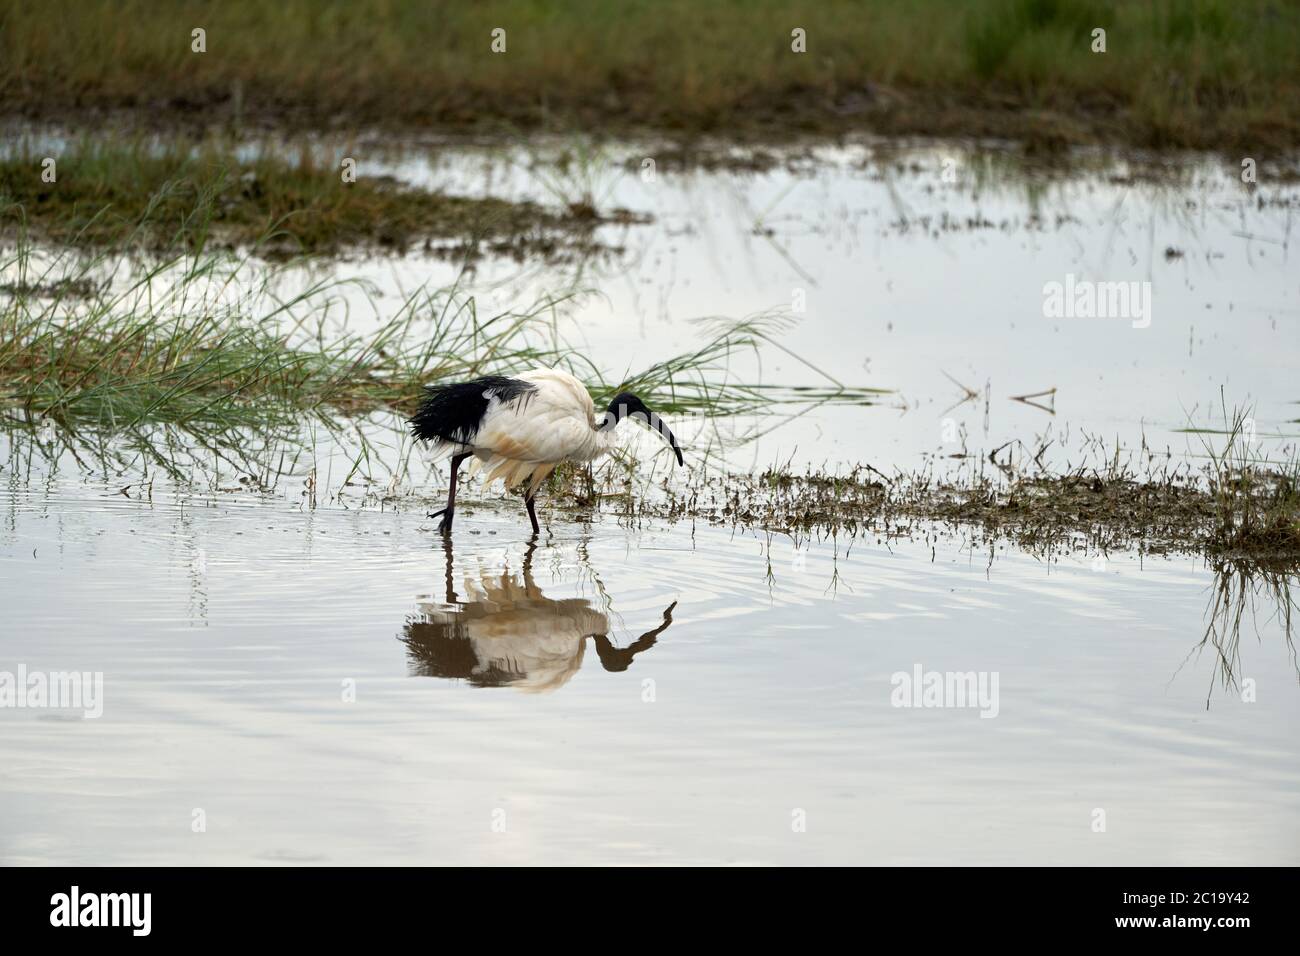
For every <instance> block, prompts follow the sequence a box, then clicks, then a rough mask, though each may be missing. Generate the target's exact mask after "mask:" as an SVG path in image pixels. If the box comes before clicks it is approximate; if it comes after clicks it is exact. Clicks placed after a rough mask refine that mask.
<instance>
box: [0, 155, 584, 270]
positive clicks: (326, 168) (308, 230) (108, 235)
mask: <svg viewBox="0 0 1300 956" xmlns="http://www.w3.org/2000/svg"><path fill="white" fill-rule="evenodd" d="M56 157H57V158H56V166H55V173H56V179H55V181H54V182H45V181H44V179H43V178H42V175H41V170H42V155H41V154H39V153H37V152H35V151H33V150H31V149H30V148H19V149H14V150H10V151H9V152H8V154H7V155H5V156H3V157H0V228H9V229H12V228H14V227H17V226H28V227H30V228H31V229H33V230H34V231H36V232H38V233H39V234H41V235H42V236H45V237H47V238H50V239H53V240H55V241H58V242H66V243H79V244H115V243H121V242H129V243H131V244H133V245H134V244H141V245H144V246H147V247H151V248H155V249H161V250H165V251H169V252H174V251H175V250H176V249H178V248H190V249H194V248H201V247H203V246H204V245H206V244H209V243H220V244H224V245H243V244H251V243H257V244H258V247H259V251H260V252H261V253H262V254H263V255H268V254H270V255H297V254H317V253H331V252H340V251H355V250H358V249H365V248H374V247H383V248H387V249H394V250H401V249H404V248H405V247H407V246H408V245H410V244H412V243H414V242H417V241H437V242H441V243H447V244H448V248H449V249H451V250H455V252H456V254H457V255H463V254H465V253H466V252H467V251H473V250H474V249H476V248H477V247H478V246H479V245H480V244H486V245H500V244H503V245H506V246H509V247H510V248H511V249H512V250H517V251H533V252H540V253H552V252H555V251H556V250H557V249H561V248H563V249H571V248H573V247H575V246H582V247H590V246H591V245H592V244H591V240H590V232H591V229H592V227H593V225H594V224H595V223H597V222H599V218H598V217H593V216H592V215H583V216H581V217H575V216H573V215H570V214H568V213H565V212H551V211H548V210H546V209H543V208H542V207H540V206H538V205H536V204H534V203H527V202H518V203H516V202H508V201H505V200H499V199H486V198H481V199H480V198H476V199H471V198H464V197H459V196H447V195H444V194H442V193H438V192H429V191H425V190H421V189H414V188H410V187H407V186H404V185H402V184H400V183H397V182H395V181H393V180H391V179H386V178H384V177H377V176H372V175H366V174H365V172H364V168H362V170H361V172H360V174H359V175H358V177H357V179H356V181H355V182H344V181H343V178H342V174H341V168H340V165H339V162H332V163H330V164H328V165H323V164H322V162H321V160H320V158H319V156H318V155H317V154H316V153H314V152H313V151H312V150H310V149H308V148H305V147H304V148H302V149H301V150H300V153H299V155H298V157H297V159H296V161H286V160H284V159H278V158H273V157H268V156H256V157H246V158H243V157H240V156H239V155H238V154H237V153H236V152H235V151H233V150H232V149H231V148H229V147H227V146H223V145H221V144H218V143H213V142H209V143H207V144H205V145H203V146H199V147H192V146H188V145H184V144H179V143H176V142H167V143H163V144H156V143H148V142H145V141H142V140H137V141H128V142H123V141H121V140H119V139H117V138H112V137H110V138H109V139H107V140H103V141H90V140H86V141H82V142H80V143H76V144H73V145H71V146H69V147H67V148H65V149H61V150H58V151H57V153H56ZM340 160H341V157H340Z"/></svg>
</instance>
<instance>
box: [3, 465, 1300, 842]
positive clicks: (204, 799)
mask: <svg viewBox="0 0 1300 956" xmlns="http://www.w3.org/2000/svg"><path fill="white" fill-rule="evenodd" d="M459 521H460V523H459V526H458V530H457V534H456V537H455V540H454V543H453V546H452V547H450V548H448V547H447V546H445V545H444V543H443V542H442V540H441V539H440V537H439V536H438V535H436V534H434V533H433V532H432V530H431V526H432V524H433V522H430V521H427V520H425V519H424V518H423V516H422V515H421V514H419V513H404V512H397V513H393V512H387V513H384V512H379V511H377V510H374V511H354V512H348V511H344V510H341V509H326V510H317V511H310V510H294V509H290V508H286V507H283V506H280V505H278V504H274V505H273V504H268V503H265V502H261V501H259V500H257V499H253V498H245V497H242V496H237V495H228V496H221V497H216V498H203V497H193V498H175V499H173V498H169V497H167V496H164V495H160V494H159V493H158V490H157V489H156V490H155V500H154V501H153V502H152V503H150V502H147V501H139V500H133V499H130V498H128V497H125V496H123V495H122V494H120V493H119V490H118V489H117V488H116V487H110V486H105V485H100V484H96V483H94V482H76V481H67V480H62V479H60V480H57V481H53V482H50V483H47V484H46V485H44V486H42V487H39V488H37V487H30V486H28V487H17V488H14V487H10V488H9V489H7V490H6V491H5V492H4V494H3V496H0V528H2V529H3V530H0V606H3V608H4V627H3V632H2V633H0V668H8V669H12V668H13V667H15V666H16V665H17V664H19V663H21V664H24V665H26V667H27V668H28V669H29V670H43V671H46V672H53V671H60V670H67V669H75V670H88V671H102V672H103V674H104V681H105V685H104V702H103V716H102V717H100V718H98V719H82V718H81V716H80V714H78V713H72V712H66V711H49V710H47V711H35V710H10V711H7V712H4V713H3V720H2V721H0V762H3V765H4V767H5V773H4V774H3V775H2V776H0V819H2V820H3V825H0V860H3V862H5V863H74V862H78V863H83V862H84V863H153V862H160V863H195V862H211V863H258V862H328V863H361V862H380V863H442V862H449V863H471V862H510V863H544V862H570V863H580V862H589V863H595V862H609V863H617V862H652V863H653V862H687V863H718V862H734V863H782V862H785V863H813V862H877V863H941V862H958V863H977V862H1002V863H1012V862H1044V863H1105V862H1117V863H1137V862H1146V863H1152V862H1158V863H1170V864H1206V863H1294V862H1296V860H1297V857H1300V824H1298V823H1297V821H1300V813H1298V812H1297V811H1300V763H1298V761H1297V757H1298V756H1300V744H1297V742H1296V738H1295V734H1294V728H1295V727H1296V725H1297V719H1300V694H1297V692H1296V676H1295V669H1294V662H1293V660H1292V659H1291V657H1290V655H1289V653H1288V651H1287V648H1286V644H1285V642H1284V641H1283V640H1282V638H1281V636H1280V634H1279V633H1278V632H1277V630H1276V628H1272V629H1269V628H1265V629H1264V633H1263V634H1262V635H1261V638H1260V639H1259V640H1258V641H1256V640H1255V638H1254V636H1253V635H1251V636H1250V637H1248V638H1243V646H1242V664H1241V676H1242V677H1248V678H1250V679H1252V680H1253V681H1254V682H1255V686H1256V695H1255V696H1256V699H1255V701H1254V702H1252V703H1246V702H1243V701H1242V700H1241V695H1240V694H1239V692H1236V691H1226V690H1223V689H1221V688H1220V687H1219V685H1218V684H1217V680H1218V670H1217V667H1216V662H1215V655H1214V653H1213V651H1209V652H1207V653H1205V654H1202V655H1200V656H1199V657H1197V656H1195V655H1193V656H1192V657H1191V658H1190V659H1189V657H1188V655H1189V652H1191V651H1192V650H1193V648H1194V645H1195V644H1196V643H1197V641H1198V640H1199V638H1200V636H1201V634H1202V630H1203V620H1202V615H1203V612H1204V610H1205V604H1206V600H1207V597H1208V594H1207V588H1208V586H1209V585H1210V583H1211V575H1210V574H1209V573H1208V572H1206V571H1204V570H1203V569H1201V568H1199V567H1197V566H1196V565H1195V564H1193V563H1191V562H1187V561H1152V560H1150V559H1148V560H1146V561H1144V562H1139V561H1137V560H1136V559H1133V558H1124V557H1122V556H1121V557H1114V556H1112V560H1111V561H1109V562H1108V563H1107V564H1106V566H1105V568H1104V570H1103V569H1094V567H1093V566H1092V565H1091V564H1090V563H1087V562H1083V561H1074V560H1063V561H1060V562H1047V563H1045V562H1040V561H1038V560H1035V559H1033V558H1031V557H1027V556H1024V555H1017V554H1015V553H1012V552H1002V553H999V554H998V555H997V557H996V558H995V560H993V561H992V563H991V564H990V561H989V556H988V554H987V553H986V552H983V551H981V552H977V553H971V552H970V551H969V550H965V549H963V548H962V546H961V543H960V541H958V540H956V539H941V540H940V541H939V542H938V543H937V546H936V547H935V549H934V550H933V552H932V550H931V547H930V545H928V544H924V543H911V544H909V543H895V544H893V545H890V546H885V545H882V544H877V543H876V542H874V541H860V542H858V543H856V544H854V545H853V546H852V547H849V546H848V544H847V542H844V541H840V542H839V544H838V547H837V546H835V545H833V544H832V543H829V542H825V543H821V544H818V543H814V544H812V545H811V546H809V547H808V548H807V549H806V550H804V551H803V552H802V553H799V552H796V551H795V550H794V548H793V546H792V545H791V543H790V542H789V541H788V540H786V539H781V538H775V539H771V540H769V539H768V538H767V537H766V536H761V537H756V536H751V535H744V534H736V535H732V534H730V533H727V532H725V531H722V530H716V529H711V530H705V529H695V530H694V531H692V529H690V528H689V526H686V525H678V526H674V527H652V528H643V529H639V530H636V531H628V530H627V529H624V528H621V527H618V526H617V525H616V524H614V523H613V522H612V521H604V522H601V523H597V524H594V525H587V526H584V525H579V524H568V523H562V522H561V523H555V524H553V525H552V526H551V528H550V529H549V531H548V533H547V534H546V535H544V536H543V538H542V539H541V540H540V541H539V542H538V543H536V544H535V545H533V546H531V547H530V546H529V544H528V542H527V541H526V539H525V537H524V534H523V530H522V528H521V524H520V522H519V521H518V520H517V518H516V516H513V515H509V514H505V513H503V512H500V511H498V510H494V509H483V508H479V509H475V510H472V511H467V512H465V513H463V514H462V515H461V516H460V519H459ZM1261 610H1263V609H1261ZM917 665H920V666H921V667H923V668H924V669H925V670H939V671H963V672H964V671H986V672H996V673H997V674H998V675H999V687H998V700H997V714H996V717H993V718H991V719H986V718H983V717H981V716H980V711H979V710H978V709H973V708H964V709H958V708H949V709H934V708H932V709H924V708H921V709H918V708H903V707H895V706H893V705H892V704H891V691H892V690H893V685H892V683H891V675H893V674H895V673H896V672H900V671H901V672H911V671H913V669H914V667H916V666H917ZM1207 700H1208V702H1209V706H1208V709H1207ZM1099 808H1100V809H1103V810H1104V811H1105V813H1106V824H1107V828H1106V832H1104V833H1097V832H1093V829H1092V825H1093V819H1094V817H1093V814H1094V811H1095V810H1096V809H1099ZM196 809H201V810H202V811H203V812H204V814H205V816H206V826H207V829H206V832H202V833H196V832H192V820H193V814H194V811H195V810H196ZM796 821H801V822H802V826H803V829H802V830H799V829H797V828H796V826H795V822H796Z"/></svg>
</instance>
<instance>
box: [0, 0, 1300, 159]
mask: <svg viewBox="0 0 1300 956" xmlns="http://www.w3.org/2000/svg"><path fill="white" fill-rule="evenodd" d="M196 28H201V29H203V30H204V31H206V32H205V52H202V53H197V52H193V50H192V42H193V41H192V31H194V30H195V29H196ZM498 28H499V29H502V30H504V31H505V41H506V48H505V50H504V51H503V52H499V53H494V52H493V50H492V46H491V44H492V40H493V33H492V31H493V30H494V29H498ZM796 28H798V29H802V30H804V31H805V39H806V52H804V53H796V52H794V51H793V50H792V36H791V33H792V30H794V29H796ZM1097 28H1101V29H1105V30H1106V32H1107V45H1106V51H1105V53H1097V52H1093V49H1092V46H1093V38H1092V31H1093V30H1094V29H1097ZM0 103H2V104H3V111H4V112H7V113H8V114H10V115H11V116H25V117H31V116H34V115H42V116H45V117H46V118H63V119H67V120H74V121H75V120H77V119H80V118H83V117H85V116H87V115H92V116H97V115H100V114H102V113H103V112H104V111H128V112H131V113H134V114H135V115H136V116H137V117H138V118H139V119H140V120H141V121H143V122H145V123H164V124H172V125H174V124H176V123H185V124H195V125H202V126H211V125H214V124H222V125H225V124H234V125H239V124H241V123H259V122H262V123H268V124H274V125H276V126H278V127H281V128H283V127H284V126H285V125H290V124H297V125H299V126H303V127H316V128H320V127H323V126H339V125H343V126H350V127H352V128H358V127H361V126H365V127H373V126H376V125H378V126H390V127H391V126H396V125H416V126H420V127H425V128H427V127H429V126H430V125H436V126H439V127H442V128H475V129H484V128H492V127H495V128H497V129H500V128H502V127H508V128H518V127H537V126H552V127H555V126H559V127H565V128H570V129H593V128H601V129H617V128H623V129H627V128H629V127H655V128H659V129H663V130H668V131H685V132H699V131H711V132H729V133H734V134H744V133H745V132H746V131H751V130H753V131H759V132H761V133H762V134H764V135H767V136H785V137H788V136H791V135H797V134H799V133H804V132H809V131H812V132H847V131H860V130H868V131H872V132H878V133H887V134H888V133H920V134H926V135H971V134H975V135H981V134H987V135H997V136H1017V137H1024V138H1028V139H1030V140H1033V141H1036V142H1047V143H1050V142H1059V141H1065V142H1071V141H1090V142H1095V141H1105V142H1116V141H1119V142H1126V143H1131V144H1137V145H1142V146H1156V147H1160V146H1196V147H1222V148H1229V147H1232V148H1236V147H1239V146H1241V147H1244V146H1251V147H1259V146H1260V145H1274V146H1277V145H1295V144H1296V143H1297V142H1300V121H1298V120H1297V117H1300V7H1297V5H1296V4H1294V3H1284V2H1277V0H1134V2H1118V0H968V2H965V3H960V4H959V3H954V2H952V0H874V2H867V0H827V2H823V3H818V4H800V3H793V2H788V0H720V2H713V3H710V4H707V5H706V6H704V7H701V6H700V5H699V4H697V3H694V2H690V0H629V2H624V3H617V4H614V3H607V2H604V0H575V2H570V3H564V4H541V3H537V2H533V0H489V2H483V3H475V4H465V3H454V2H451V0H432V2H430V0H382V2H381V0H346V2H345V0H325V2H319V0H282V2H279V3H273V4H268V3H261V2H256V0H223V2H221V3H212V2H205V0H180V2H174V3H167V4H157V3H148V2H144V0H46V2H44V3H41V4H27V3H22V2H14V0H3V2H0Z"/></svg>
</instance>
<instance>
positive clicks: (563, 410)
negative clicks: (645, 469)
mask: <svg viewBox="0 0 1300 956" xmlns="http://www.w3.org/2000/svg"><path fill="white" fill-rule="evenodd" d="M426 391H427V392H428V394H427V395H426V396H425V399H424V401H423V402H422V403H421V405H420V408H419V410H418V411H417V412H416V413H415V415H414V416H412V417H411V430H412V432H413V433H414V435H415V437H417V438H422V439H424V440H426V441H428V442H431V443H433V445H434V447H435V448H436V449H438V450H439V451H445V452H448V453H450V455H451V484H450V487H449V489H448V492H447V507H446V508H444V509H443V510H442V511H438V512H434V514H432V515H430V516H429V517H431V518H432V517H437V516H438V515H442V522H441V523H440V524H439V526H438V529H439V530H440V531H443V532H447V531H450V530H451V524H452V520H453V518H454V517H455V513H456V473H457V471H458V470H459V469H460V466H461V463H462V462H464V461H465V459H466V458H470V457H473V458H474V465H473V467H475V468H478V469H481V470H483V471H485V472H486V473H487V481H488V482H489V483H491V482H493V481H495V480H496V479H498V478H501V479H503V480H504V481H505V485H506V487H507V488H513V487H514V486H516V485H518V484H520V483H521V482H524V481H527V482H528V485H527V487H526V489H525V492H524V502H525V504H526V505H527V508H528V518H529V520H530V521H531V522H532V525H533V533H534V534H536V533H537V532H538V530H539V528H538V525H537V512H536V510H535V509H534V504H533V498H534V495H536V493H537V488H538V486H539V485H540V484H541V483H542V481H544V480H545V479H546V476H547V475H549V474H550V473H551V472H552V471H554V470H555V468H556V466H557V465H559V464H560V463H561V462H565V461H572V462H589V461H594V460H595V459H597V458H599V457H600V456H601V455H604V454H606V453H607V452H608V451H609V450H610V449H611V448H612V447H613V444H614V429H615V428H616V427H617V426H618V423H619V422H621V421H622V420H623V419H624V418H629V417H631V418H637V419H639V420H641V421H642V422H644V423H645V424H647V425H649V426H650V427H651V428H653V429H654V430H655V431H657V432H658V433H659V434H660V435H662V436H663V438H664V439H665V440H666V441H667V442H668V444H669V446H670V447H671V448H672V450H673V453H674V454H675V455H676V456H677V462H678V464H682V463H683V462H682V450H681V448H680V446H678V444H677V439H676V438H674V437H673V433H672V432H671V431H670V430H669V429H668V426H667V425H666V424H664V422H663V420H662V419H660V418H659V416H658V415H656V414H655V413H654V412H652V411H650V409H649V408H647V407H646V405H645V402H643V401H641V399H640V398H638V397H637V396H635V395H633V394H632V393H631V392H622V393H620V394H618V395H616V396H615V397H614V399H613V400H612V401H611V402H610V403H609V407H608V408H607V409H606V410H605V411H604V412H603V413H601V414H599V415H597V413H596V406H595V403H594V402H593V401H592V400H591V396H590V395H589V394H587V389H586V388H585V387H584V386H583V384H582V383H581V382H580V381H578V380H577V379H576V378H574V377H573V376H572V375H570V374H569V373H568V372H562V371H560V370H559V369H550V368H539V369H534V370H533V371H530V372H524V373H522V374H520V375H516V376H510V377H506V376H499V375H492V376H487V377H484V378H476V379H473V380H472V381H468V382H456V383H453V384H450V385H430V386H428V387H427V389H426Z"/></svg>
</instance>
